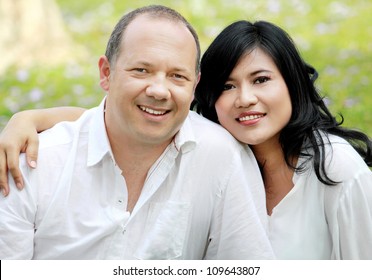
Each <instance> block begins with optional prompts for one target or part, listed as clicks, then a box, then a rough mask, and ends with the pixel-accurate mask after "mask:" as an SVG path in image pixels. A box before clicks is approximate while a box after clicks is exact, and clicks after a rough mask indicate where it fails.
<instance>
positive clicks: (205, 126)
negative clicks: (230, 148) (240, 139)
mask: <svg viewBox="0 0 372 280" xmlns="http://www.w3.org/2000/svg"><path fill="white" fill-rule="evenodd" d="M188 120H189V122H190V124H191V127H192V130H193V131H194V134H195V136H196V138H198V139H202V140H204V141H211V142H215V141H216V140H217V139H216V137H220V138H222V139H223V140H224V141H228V142H237V140H236V139H235V138H234V137H233V136H232V135H231V134H230V133H229V132H228V131H227V130H226V129H225V128H223V127H222V126H221V125H219V124H217V123H214V122H212V121H210V120H208V119H206V118H205V117H203V116H201V115H199V114H197V113H196V112H194V111H190V113H189V116H188Z"/></svg>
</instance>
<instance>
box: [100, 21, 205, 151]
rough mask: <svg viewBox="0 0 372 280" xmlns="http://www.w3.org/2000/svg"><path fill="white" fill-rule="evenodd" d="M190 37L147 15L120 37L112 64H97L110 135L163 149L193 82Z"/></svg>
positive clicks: (180, 118)
mask: <svg viewBox="0 0 372 280" xmlns="http://www.w3.org/2000/svg"><path fill="white" fill-rule="evenodd" d="M196 55H197V49H196V44H195V41H194V37H193V36H192V34H191V33H190V31H189V30H188V29H187V28H186V27H185V26H184V25H182V24H180V23H175V22H171V21H169V20H166V19H154V18H150V17H148V16H146V15H140V16H138V17H137V18H135V19H134V20H133V21H132V22H131V23H130V24H129V25H128V27H127V29H126V30H125V32H124V34H123V38H122V42H121V48H120V53H119V54H118V56H117V59H116V61H115V62H114V65H111V67H110V65H109V64H108V61H107V59H106V58H105V57H102V58H101V59H100V62H99V66H100V75H101V86H102V87H103V88H104V89H105V90H106V91H107V100H106V115H105V121H106V127H107V130H108V134H109V137H110V138H111V137H113V136H114V135H116V136H114V137H116V139H118V138H120V139H122V141H126V142H128V143H132V144H134V143H136V144H141V145H152V146H153V145H163V146H164V145H168V143H170V141H171V140H172V138H173V136H174V135H175V134H176V133H177V132H178V130H179V129H180V127H181V125H182V123H183V121H184V120H185V118H186V117H187V114H188V112H189V107H190V103H191V101H192V99H193V93H194V89H195V86H196V84H197V81H198V78H199V77H198V75H197V74H196V73H195V69H196Z"/></svg>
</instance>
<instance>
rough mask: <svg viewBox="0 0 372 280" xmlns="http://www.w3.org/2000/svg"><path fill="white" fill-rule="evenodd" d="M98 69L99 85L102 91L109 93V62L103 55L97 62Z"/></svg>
mask: <svg viewBox="0 0 372 280" xmlns="http://www.w3.org/2000/svg"><path fill="white" fill-rule="evenodd" d="M98 68H99V77H100V82H99V85H100V86H101V88H102V89H103V90H104V91H106V92H107V91H109V89H110V72H111V70H110V62H109V61H108V59H107V57H106V56H105V55H103V56H101V57H100V58H99V60H98Z"/></svg>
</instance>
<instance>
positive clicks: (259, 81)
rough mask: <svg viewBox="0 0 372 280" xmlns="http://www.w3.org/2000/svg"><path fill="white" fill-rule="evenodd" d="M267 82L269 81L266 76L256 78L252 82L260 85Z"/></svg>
mask: <svg viewBox="0 0 372 280" xmlns="http://www.w3.org/2000/svg"><path fill="white" fill-rule="evenodd" d="M268 80H270V78H269V77H266V76H262V77H258V78H257V79H255V80H254V84H262V83H265V82H267V81H268Z"/></svg>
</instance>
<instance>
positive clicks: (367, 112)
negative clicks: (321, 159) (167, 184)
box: [0, 0, 372, 137]
mask: <svg viewBox="0 0 372 280" xmlns="http://www.w3.org/2000/svg"><path fill="white" fill-rule="evenodd" d="M153 3H156V4H163V5H167V6H169V7H172V8H174V9H176V10H177V11H179V12H180V13H181V14H182V15H184V16H185V17H186V18H187V19H188V20H189V21H190V22H191V23H192V24H193V26H194V27H195V29H196V30H197V32H198V34H199V36H200V40H201V46H202V51H204V50H205V49H206V48H207V46H208V45H209V43H210V42H211V41H212V39H213V38H214V37H215V36H216V35H217V34H218V33H219V32H220V31H221V30H222V29H223V28H224V27H225V26H226V25H228V24H230V23H231V22H233V21H236V20H240V19H247V20H251V21H254V20H269V21H272V22H274V23H276V24H278V25H279V26H281V27H283V28H284V29H285V30H286V31H287V32H288V33H289V34H290V35H291V36H292V38H293V39H294V41H295V42H296V43H297V46H298V48H299V50H300V51H301V53H302V55H303V57H304V58H305V60H306V61H307V62H308V63H310V64H312V65H313V66H314V67H315V68H316V69H317V70H318V72H319V74H320V78H319V79H318V81H317V86H318V88H319V89H320V90H321V92H322V95H323V96H324V97H325V98H326V100H327V104H329V107H330V109H331V111H332V112H333V113H334V114H337V113H342V115H343V116H344V117H345V123H344V125H345V126H348V127H354V128H359V129H361V130H363V131H365V132H366V133H367V134H368V135H369V136H370V137H371V136H372V113H371V109H372V75H371V73H372V21H371V14H372V1H371V0H353V1H352V0H339V1H338V0H334V1H328V0H229V1H226V0H189V1H183V0H182V1H181V0H163V1H162V0H157V1H156V2H155V1H146V0H139V1H126V0H104V1H103V0H78V1H77V0H16V1H14V0H0V57H1V60H2V61H1V62H0V130H1V128H2V127H3V126H4V124H5V122H6V121H7V120H8V119H9V118H10V116H11V115H12V114H14V113H15V112H17V111H20V110H24V109H30V108H44V107H54V106H65V105H74V106H81V107H93V106H96V105H98V104H99V101H100V100H101V98H102V96H103V92H102V90H101V89H100V87H99V84H98V81H99V77H98V68H97V61H98V57H99V56H100V55H101V54H103V53H104V51H105V47H106V43H107V40H108V38H109V36H110V33H111V31H112V29H113V27H114V25H115V24H116V22H117V21H118V20H119V18H120V17H121V16H122V15H123V14H124V13H126V12H128V11H130V10H132V9H134V8H137V7H139V6H143V5H148V4H153Z"/></svg>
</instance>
